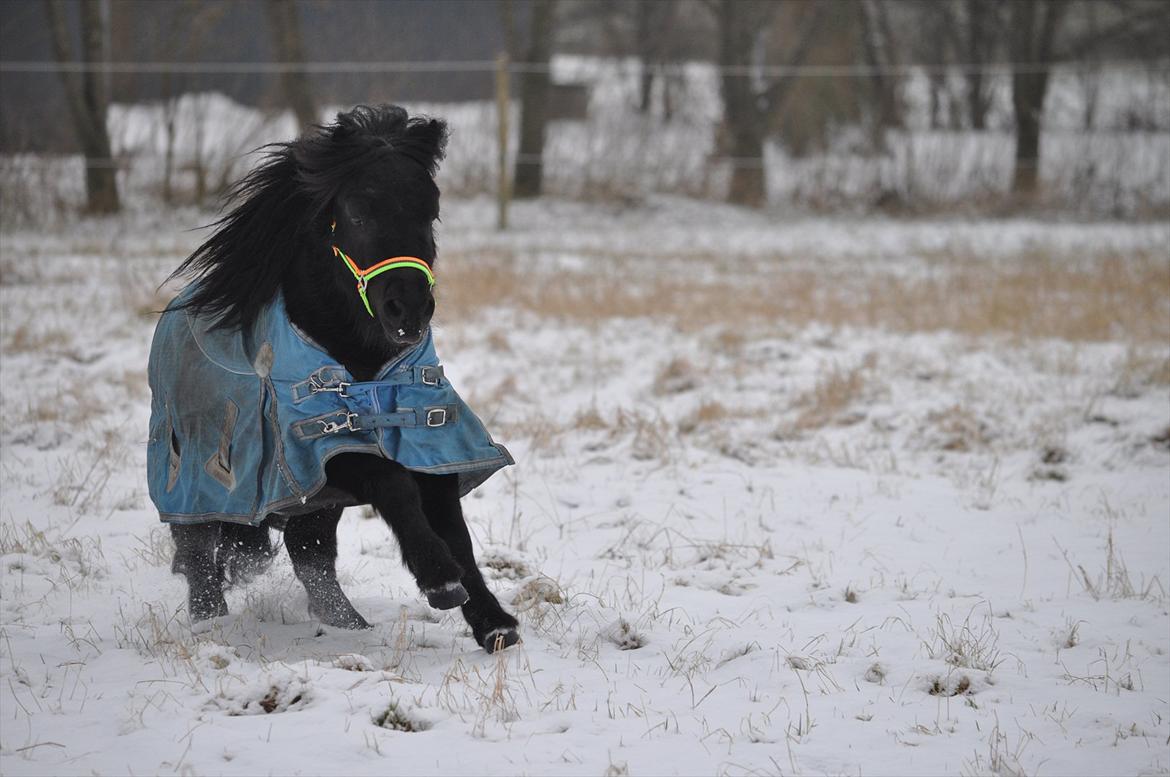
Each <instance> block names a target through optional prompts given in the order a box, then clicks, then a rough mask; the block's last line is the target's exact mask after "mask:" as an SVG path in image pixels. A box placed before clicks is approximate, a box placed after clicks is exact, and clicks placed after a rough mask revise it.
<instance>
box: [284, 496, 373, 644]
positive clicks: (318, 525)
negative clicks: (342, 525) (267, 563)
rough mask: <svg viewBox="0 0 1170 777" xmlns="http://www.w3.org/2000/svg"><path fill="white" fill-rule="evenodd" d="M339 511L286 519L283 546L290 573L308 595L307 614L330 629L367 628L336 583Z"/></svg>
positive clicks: (367, 625)
mask: <svg viewBox="0 0 1170 777" xmlns="http://www.w3.org/2000/svg"><path fill="white" fill-rule="evenodd" d="M339 520H341V508H333V509H327V510H320V511H318V512H315V513H310V514H308V515H298V516H295V517H293V518H289V519H288V524H287V525H286V526H285V527H284V546H285V548H287V549H288V557H289V558H290V559H292V564H293V571H294V572H296V575H297V579H299V580H300V581H301V583H303V584H304V586H305V592H306V593H308V595H309V614H310V615H312V616H313V617H314V618H317V619H319V620H320V621H321V622H322V623H324V624H326V625H329V626H337V627H338V628H343V629H368V628H369V627H370V624H369V623H368V622H367V621H366V619H365V618H363V617H362V616H361V614H360V613H359V612H358V611H357V610H355V609H354V607H353V605H352V604H351V603H350V601H349V598H348V597H347V596H346V595H345V592H344V591H342V590H341V585H340V584H339V583H338V582H337V522H338V521H339Z"/></svg>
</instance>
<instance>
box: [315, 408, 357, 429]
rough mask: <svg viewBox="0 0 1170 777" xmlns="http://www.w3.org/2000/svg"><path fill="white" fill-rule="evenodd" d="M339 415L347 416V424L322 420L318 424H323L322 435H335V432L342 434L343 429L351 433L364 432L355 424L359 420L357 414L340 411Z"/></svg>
mask: <svg viewBox="0 0 1170 777" xmlns="http://www.w3.org/2000/svg"><path fill="white" fill-rule="evenodd" d="M337 415H344V416H345V423H338V422H337V421H326V420H324V419H322V420H320V421H318V423H320V424H321V431H322V433H324V434H334V433H335V432H340V431H342V430H343V429H345V430H348V431H351V432H360V431H361V430H362V428H361V427H360V426H357V425H356V423H355V422H356V421H357V418H358V414H357V413H347V412H345V411H338V413H337Z"/></svg>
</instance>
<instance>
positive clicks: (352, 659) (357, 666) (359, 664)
mask: <svg viewBox="0 0 1170 777" xmlns="http://www.w3.org/2000/svg"><path fill="white" fill-rule="evenodd" d="M333 665H334V666H335V667H337V668H338V669H344V670H345V671H347V672H372V671H374V665H373V664H371V663H370V659H368V658H366V657H365V656H363V655H361V654H360V653H346V654H344V655H340V656H338V657H337V658H335V659H334V660H333Z"/></svg>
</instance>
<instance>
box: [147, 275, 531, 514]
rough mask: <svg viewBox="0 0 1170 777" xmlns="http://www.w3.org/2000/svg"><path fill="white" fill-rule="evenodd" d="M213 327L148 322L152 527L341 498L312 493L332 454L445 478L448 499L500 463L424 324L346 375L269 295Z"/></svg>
mask: <svg viewBox="0 0 1170 777" xmlns="http://www.w3.org/2000/svg"><path fill="white" fill-rule="evenodd" d="M189 291H190V287H188V289H187V290H185V291H184V292H183V293H181V294H180V295H179V297H178V298H177V300H176V301H179V300H183V299H184V298H185V297H186V296H187V294H188V293H189ZM213 324H214V319H213V318H209V317H205V316H198V315H196V314H194V313H193V312H191V311H189V310H184V309H175V308H174V307H173V306H172V307H169V308H168V309H167V310H166V311H165V312H164V313H163V315H162V317H161V318H160V319H159V322H158V326H157V327H156V328H155V332H154V341H153V343H152V344H151V348H150V366H149V369H148V377H149V380H150V389H151V404H150V410H151V414H150V437H149V442H148V443H147V480H148V483H149V488H150V498H151V500H152V501H153V502H154V504H155V506H156V507H157V508H158V512H159V515H160V517H161V518H162V520H163V521H166V522H171V523H203V522H206V521H231V522H234V523H245V524H250V525H253V526H256V525H259V524H260V523H261V522H262V521H263V520H264V519H265V517H267V516H268V515H270V514H276V515H295V514H298V513H304V512H307V511H309V510H313V509H316V508H317V507H319V506H321V504H322V503H324V502H327V503H329V504H353V503H354V502H353V499H352V498H350V497H348V495H340V494H339V493H333V494H329V493H328V492H329V491H331V490H332V489H326V490H325V491H324V492H323V489H325V482H326V477H325V463H326V462H327V461H328V460H329V459H330V458H332V457H333V456H336V455H337V454H339V453H368V454H373V455H375V456H382V457H384V458H387V459H391V460H393V461H396V462H398V463H399V464H401V465H402V466H404V467H406V468H407V469H409V470H413V471H415V472H425V473H431V474H451V473H457V474H458V475H459V492H460V495H461V496H462V495H464V494H466V493H467V492H468V491H470V490H471V489H473V488H475V487H476V486H478V485H479V484H480V483H482V482H483V481H485V480H486V479H487V478H488V477H490V476H491V475H492V474H493V473H494V472H495V471H496V470H498V469H500V468H502V467H505V466H507V465H509V464H512V463H513V461H512V457H511V455H510V454H509V453H508V451H507V449H505V448H504V446H502V445H499V444H497V443H495V442H493V441H492V438H491V436H490V435H489V434H488V433H487V430H486V429H484V426H483V424H482V423H481V422H480V420H479V419H478V418H477V417H476V416H475V414H474V413H472V412H471V410H470V409H469V408H468V407H467V405H466V404H465V403H464V402H463V400H462V399H461V398H460V396H459V394H457V393H456V391H455V389H454V388H453V387H452V386H451V384H450V383H449V382H448V380H447V378H446V376H445V375H444V374H443V367H442V366H441V365H440V363H439V359H438V356H437V355H436V354H435V346H434V340H433V338H432V334H431V331H430V330H429V329H428V330H427V333H426V335H425V336H424V337H423V339H422V340H421V341H420V342H419V343H418V344H417V345H415V346H413V347H411V348H410V349H409V350H407V351H406V352H404V353H402V354H401V355H399V356H398V357H396V358H395V359H393V360H392V361H390V362H388V363H387V364H385V365H383V366H382V368H381V369H380V370H379V371H378V374H377V375H376V376H375V378H374V380H371V381H365V382H359V381H355V380H354V379H353V376H352V375H350V374H349V372H347V371H346V370H345V368H344V367H342V366H341V365H339V364H337V362H336V360H335V359H333V358H332V357H331V356H330V355H329V354H328V353H327V352H326V351H325V350H324V349H323V348H321V346H319V345H317V344H316V343H314V342H313V341H312V340H311V339H310V338H309V337H308V336H307V335H306V334H305V333H304V332H301V331H300V330H298V329H297V327H296V326H295V325H294V324H293V323H292V322H291V321H290V320H289V318H288V313H287V312H286V310H285V307H284V299H283V297H282V296H280V295H277V297H276V298H275V299H273V301H272V302H271V303H270V304H269V305H268V306H267V307H266V308H265V309H264V310H263V312H261V314H260V315H259V316H258V317H257V319H256V321H255V323H253V324H252V325H251V326H250V327H248V328H246V329H242V330H241V329H215V328H213Z"/></svg>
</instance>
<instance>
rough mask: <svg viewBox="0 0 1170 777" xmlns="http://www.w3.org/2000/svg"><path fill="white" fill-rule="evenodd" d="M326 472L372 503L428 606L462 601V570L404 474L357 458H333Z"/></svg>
mask: <svg viewBox="0 0 1170 777" xmlns="http://www.w3.org/2000/svg"><path fill="white" fill-rule="evenodd" d="M326 472H327V473H328V476H329V483H330V484H331V485H334V486H337V487H339V488H341V489H343V490H345V491H348V492H349V493H350V494H353V495H354V496H355V497H356V498H357V499H358V501H360V502H365V503H368V504H371V505H373V506H374V509H375V510H377V511H378V513H379V514H380V515H381V516H382V519H383V520H384V521H386V523H387V524H389V526H390V529H391V531H393V532H394V536H395V537H396V538H397V540H398V546H399V548H401V549H402V560H403V561H404V562H405V563H406V568H407V569H409V570H410V573H411V574H412V575H413V576H414V579H415V582H417V583H418V587H419V588H420V589H422V592H423V593H424V594H426V597H427V603H428V604H430V605H431V606H432V607H434V608H436V609H440V610H449V609H451V608H452V607H458V606H459V605H461V604H463V603H465V602H466V601H467V590H466V589H465V588H464V587H463V584H462V582H461V580H462V578H463V568H462V567H461V566H460V565H459V564H458V563H457V562H456V561H455V559H454V558H453V557H452V556H451V551H450V550H449V549H448V547H447V544H446V543H445V542H443V540H442V539H441V538H440V537H439V535H437V534H435V531H434V530H433V529H432V528H431V526H430V524H429V523H428V522H427V518H426V516H425V515H424V513H423V508H422V500H421V498H420V496H419V488H418V485H417V484H416V483H415V481H414V478H412V477H411V473H410V472H408V471H407V470H406V469H405V468H403V467H402V465H400V464H397V463H396V462H393V461H390V460H389V459H383V458H379V457H376V456H368V455H363V454H343V455H341V456H337V457H336V458H334V459H331V460H330V462H329V464H328V465H327V468H326Z"/></svg>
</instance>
